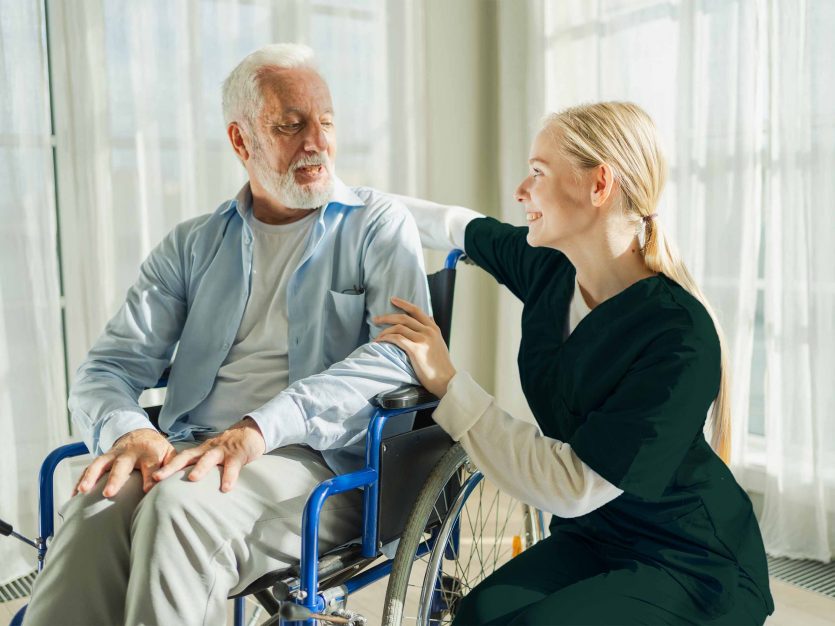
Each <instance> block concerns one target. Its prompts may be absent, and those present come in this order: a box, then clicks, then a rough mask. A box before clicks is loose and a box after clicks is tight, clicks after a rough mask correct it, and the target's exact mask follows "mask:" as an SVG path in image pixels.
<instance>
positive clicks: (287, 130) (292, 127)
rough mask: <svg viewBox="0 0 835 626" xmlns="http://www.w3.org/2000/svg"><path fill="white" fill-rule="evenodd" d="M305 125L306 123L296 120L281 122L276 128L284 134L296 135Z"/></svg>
mask: <svg viewBox="0 0 835 626" xmlns="http://www.w3.org/2000/svg"><path fill="white" fill-rule="evenodd" d="M303 126H304V124H301V123H299V122H296V123H293V124H279V125H278V126H276V127H275V128H276V130H278V132H280V133H281V134H283V135H294V134H296V133H297V132H299V131H300V130H301V129H302V127H303Z"/></svg>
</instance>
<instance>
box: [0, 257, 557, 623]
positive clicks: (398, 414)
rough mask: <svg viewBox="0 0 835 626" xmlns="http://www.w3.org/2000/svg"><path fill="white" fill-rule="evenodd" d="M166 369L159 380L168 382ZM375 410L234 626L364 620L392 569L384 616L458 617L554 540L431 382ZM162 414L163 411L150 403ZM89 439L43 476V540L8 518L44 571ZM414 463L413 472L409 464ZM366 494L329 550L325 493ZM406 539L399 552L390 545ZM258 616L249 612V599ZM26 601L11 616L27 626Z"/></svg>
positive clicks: (445, 274) (440, 301)
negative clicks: (282, 561) (389, 427)
mask: <svg viewBox="0 0 835 626" xmlns="http://www.w3.org/2000/svg"><path fill="white" fill-rule="evenodd" d="M463 256H464V253H463V252H462V251H460V250H453V251H452V252H450V253H449V255H448V256H447V258H446V261H445V263H444V267H443V269H441V270H440V271H438V272H436V273H434V274H430V275H429V276H427V280H428V282H429V290H430V297H431V301H432V308H433V311H434V316H435V321H436V323H437V324H438V326H439V327H440V329H441V333H442V335H443V337H444V340H445V341H446V342H447V344H448V343H449V332H450V326H451V321H452V300H453V294H454V289H455V272H456V265H457V263H458V261H459V260H460V259H462V257H463ZM166 382H167V379H166V377H165V375H163V378H161V379H160V382H159V383H158V384H157V386H159V387H163V386H165V384H166ZM373 403H374V405H375V406H376V410H375V412H374V415H373V417H372V419H371V422H370V424H369V427H368V431H367V434H366V456H365V467H363V468H362V469H360V470H359V471H355V472H351V473H347V474H343V475H338V476H334V477H333V478H331V479H329V480H326V481H324V482H322V483H321V484H319V485H318V486H317V487H316V488H315V489H314V490H313V492H312V493H311V494H310V496H309V498H308V500H307V503H306V505H305V509H304V513H303V516H302V537H301V544H302V546H301V558H300V561H299V563H298V564H297V565H295V566H292V567H290V568H285V569H283V570H279V571H275V572H270V573H268V574H266V575H264V576H262V577H261V578H259V579H258V580H256V581H255V582H253V583H252V584H251V585H249V586H248V587H247V588H246V589H244V590H243V591H242V592H241V593H239V594H236V595H235V596H231V597H230V599H231V600H232V601H233V602H234V608H233V615H234V624H235V626H244V624H249V625H252V624H255V623H256V621H257V620H258V619H259V617H260V615H261V613H262V611H263V612H266V614H267V616H268V617H267V619H266V621H264V622H262V623H263V624H286V625H290V624H293V625H304V626H313V625H314V624H315V623H316V621H319V622H321V623H334V624H354V625H361V624H365V623H366V620H365V618H364V617H363V616H361V615H359V614H356V613H353V612H351V611H350V610H348V609H347V602H348V599H349V597H350V595H351V594H353V593H355V592H357V591H359V590H361V589H364V588H365V587H367V586H369V585H371V584H372V583H375V582H377V581H379V580H381V579H383V578H385V577H386V576H388V579H389V580H388V586H387V588H386V594H385V601H384V606H383V615H382V623H383V624H384V625H385V626H400V624H412V623H416V624H418V625H421V626H429V625H435V624H448V623H450V622H451V621H452V619H453V618H454V616H455V613H456V611H457V608H458V605H459V602H460V600H461V598H463V596H464V595H466V593H467V592H468V591H469V590H470V589H472V588H473V587H474V586H475V585H477V584H478V583H479V582H480V581H481V580H483V579H484V578H485V577H486V576H487V575H489V574H490V573H492V572H493V571H494V570H495V569H496V568H498V567H499V566H501V565H502V564H504V563H505V562H507V561H508V560H509V559H510V558H512V557H513V556H515V555H516V554H518V553H519V552H521V551H522V550H524V549H525V548H527V547H529V546H530V545H532V544H533V543H535V542H537V541H538V540H540V539H541V538H543V536H544V533H545V523H544V519H543V515H542V513H541V512H540V511H537V510H535V509H533V508H531V507H528V506H527V505H524V504H522V503H519V502H517V501H516V500H514V499H513V498H511V497H509V496H507V495H506V494H502V493H501V492H500V491H499V490H498V489H496V488H495V487H494V486H492V485H491V484H489V483H488V481H486V480H484V478H483V476H482V474H481V472H479V470H478V469H477V468H476V467H474V466H473V465H472V464H471V463H470V461H469V460H468V458H467V455H466V453H465V452H464V449H463V448H462V447H461V446H460V444H457V443H454V442H453V441H452V439H450V438H449V436H448V435H447V434H446V433H445V432H444V431H443V430H442V429H441V427H440V426H438V425H436V424H434V422H433V421H432V419H431V413H432V410H433V408H434V407H435V406H437V404H438V400H437V398H435V397H434V396H432V395H431V394H430V393H429V392H428V391H426V390H425V389H423V388H422V387H414V386H410V387H402V388H400V389H397V390H394V391H391V392H388V393H385V394H381V395H379V396H377V397H376V398H375V399H374V400H373ZM146 410H147V411H148V413H149V416H151V417H152V418H153V417H154V416H155V413H156V411H158V410H159V407H151V408H149V409H146ZM412 414H414V415H415V418H414V425H413V427H412V430H410V431H408V432H405V433H403V434H400V435H396V436H393V437H388V438H386V439H383V436H382V435H383V428H384V426H385V425H386V423H387V422H388V421H389V420H392V419H398V418H400V419H405V418H406V417H407V416H409V415H412ZM87 453H88V450H87V448H86V446H85V445H84V444H83V443H72V444H68V445H65V446H62V447H60V448H57V449H56V450H54V451H53V452H52V453H50V454H49V455H48V456H47V458H46V459H45V460H44V462H43V464H42V466H41V470H40V475H39V490H40V491H39V500H40V502H39V505H40V506H39V536H38V538H37V539H36V540H35V541H32V540H29V539H26V538H25V537H23V536H21V535H18V534H17V533H15V532H14V531H13V529H12V527H11V526H10V525H9V524H7V523H5V522H2V521H0V533H2V534H4V535H10V534H11V535H14V536H16V537H17V538H19V539H21V540H23V541H25V542H27V543H29V544H30V545H32V546H33V547H35V548H36V549H37V551H38V557H37V558H38V564H37V567H38V571H40V570H41V569H42V568H43V562H44V557H45V555H46V551H47V544H48V541H49V540H50V539H51V537H52V536H53V534H54V530H55V527H54V493H53V477H54V473H55V470H56V468H57V466H58V464H59V463H60V462H61V461H62V460H64V459H67V458H70V457H75V456H80V455H83V454H87ZM404 467H408V470H409V471H407V472H404V471H402V469H403V468H404ZM352 489H360V490H362V492H363V493H362V500H363V509H362V528H361V539H360V540H359V542H358V543H357V542H355V543H350V544H348V545H344V546H340V547H338V548H336V549H334V550H331V551H329V552H327V553H325V554H322V555H321V556H320V554H319V549H318V533H317V529H318V525H319V515H320V512H321V510H322V507H323V505H324V503H325V501H326V500H327V499H328V498H329V497H331V496H333V495H336V494H339V493H343V492H346V491H349V490H352ZM395 541H397V542H398V543H397V549H396V553H395V554H394V557H393V558H390V556H388V555H389V554H390V551H389V550H386V549H385V548H384V546H392V545H393V542H395ZM250 596H251V597H252V598H254V599H255V600H256V601H257V603H258V605H260V606H258V607H256V609H255V614H254V615H252V616H251V617H250V618H249V620H248V621H247V619H246V614H245V612H246V605H245V598H247V597H250ZM25 611H26V607H25V606H24V607H22V608H21V609H20V610H19V611H18V613H17V614H16V615H15V616H14V618H13V619H12V621H11V626H18V625H19V624H21V623H22V621H23V616H24V614H25Z"/></svg>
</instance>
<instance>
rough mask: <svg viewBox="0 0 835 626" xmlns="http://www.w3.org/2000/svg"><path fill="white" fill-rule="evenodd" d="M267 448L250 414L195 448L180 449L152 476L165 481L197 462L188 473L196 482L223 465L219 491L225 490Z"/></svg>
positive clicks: (228, 489) (227, 489) (190, 478)
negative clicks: (211, 470) (214, 468)
mask: <svg viewBox="0 0 835 626" xmlns="http://www.w3.org/2000/svg"><path fill="white" fill-rule="evenodd" d="M266 451H267V444H266V443H265V441H264V436H263V435H262V434H261V429H260V428H258V424H256V423H255V420H253V419H252V418H251V417H245V418H244V419H242V420H241V421H240V422H238V423H237V424H235V425H234V426H231V427H230V428H229V430H226V431H224V432H222V433H220V434H219V435H218V436H217V437H212V438H211V439H207V440H206V441H204V442H203V443H201V444H200V445H199V446H197V447H196V448H189V449H188V450H183V451H182V452H180V453H179V454H178V455H177V456H175V457H174V458H173V459H171V460H170V461H169V462H167V463H165V464H164V465H163V467H161V468H160V469H158V470H157V471H156V472H154V474H153V479H154V480H156V481H160V480H165V479H166V478H168V477H169V476H171V474H173V473H174V472H177V471H179V470H181V469H183V468H184V467H187V466H188V465H194V469H193V470H191V471H190V472H189V474H188V479H189V480H192V481H196V480H200V479H201V478H203V476H205V475H206V472H208V471H209V470H210V469H211V468H213V467H215V466H217V465H222V466H223V474H222V476H221V480H220V490H221V491H223V492H224V493H225V492H227V491H230V490H231V489H232V486H233V485H234V484H235V481H236V480H237V479H238V474H240V472H241V468H242V467H243V466H244V465H246V464H247V463H251V462H252V461H254V460H255V459H257V458H258V457H259V456H261V455H262V454H264V452H266Z"/></svg>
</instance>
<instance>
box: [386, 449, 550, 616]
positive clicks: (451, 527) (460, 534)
mask: <svg viewBox="0 0 835 626" xmlns="http://www.w3.org/2000/svg"><path fill="white" fill-rule="evenodd" d="M437 519H440V520H441V522H440V523H434V524H431V522H432V521H433V520H437ZM543 530H544V528H543V519H542V515H541V514H540V513H539V511H537V510H535V509H532V508H530V507H528V506H527V505H524V504H522V503H520V502H519V501H518V500H515V499H514V498H512V497H510V496H508V495H507V494H505V493H502V492H501V491H499V490H498V489H497V488H496V487H495V485H493V484H492V483H490V482H489V481H487V480H486V479H484V478H483V476H482V474H481V472H479V471H478V470H477V469H476V468H474V467H473V466H472V465H471V464H470V462H469V461H468V459H467V455H466V453H465V452H464V449H463V448H462V447H461V445H460V444H456V445H454V446H453V447H452V448H450V450H449V452H447V453H446V454H445V455H444V457H443V458H442V459H441V460H440V461H439V462H438V465H437V466H436V467H435V469H434V470H433V471H432V473H431V474H430V476H429V478H428V480H427V482H426V484H425V485H424V487H423V489H422V490H421V493H420V495H419V496H418V499H417V501H416V503H415V506H414V508H413V509H412V512H411V514H410V516H409V521H408V522H407V525H406V529H405V530H404V532H403V536H402V538H401V539H400V544H399V546H398V548H397V554H396V555H395V559H394V564H393V567H392V571H391V575H390V576H389V583H388V588H387V589H386V599H385V604H384V606H383V624H385V626H401V624H404V625H405V624H409V625H410V624H418V626H430V625H433V626H434V625H439V624H449V623H451V622H452V619H453V617H454V616H455V613H456V612H457V609H458V605H459V603H460V601H461V598H463V597H464V596H465V595H466V594H467V592H469V591H470V590H471V589H472V588H473V587H475V586H476V585H477V584H478V583H480V582H481V581H482V580H484V578H486V577H487V576H489V575H490V574H491V573H493V571H495V570H496V569H497V568H499V567H500V566H501V565H503V564H504V563H506V562H507V561H509V560H510V559H511V558H512V557H513V556H515V555H516V554H518V553H519V552H521V551H522V550H523V549H525V548H527V547H529V546H530V545H532V544H533V543H535V542H536V541H538V540H539V539H540V538H541V537H542V532H543Z"/></svg>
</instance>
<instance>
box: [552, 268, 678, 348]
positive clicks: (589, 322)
mask: <svg viewBox="0 0 835 626" xmlns="http://www.w3.org/2000/svg"><path fill="white" fill-rule="evenodd" d="M571 272H572V274H573V276H572V280H571V281H570V282H569V289H567V291H568V292H569V295H568V297H567V298H566V300H567V306H571V300H570V298H571V295H573V293H574V284H575V282H576V281H577V270H576V269H575V268H574V267H573V266H572V268H571ZM664 278H666V276H665V275H664V274H663V273H661V272H659V273H658V274H655V275H654V276H647V277H646V278H641V279H639V280H636V281H635V282H634V283H632V284H631V285H629V286H628V287H626V288H625V289H623V290H621V291H619V292H618V293H616V294H615V295H613V296H611V297H609V298H606V299H605V300H604V301H603V302H600V303H599V304H598V305H597V306H596V307H594V308H593V309H591V310H589V312H588V313H587V314H586V315H585V316H584V317H583V319H581V320H580V321H579V323H578V324H577V326H575V327H574V330H573V331H572V332H571V334H570V335H568V337H566V338H565V339H564V340H563V341H562V343H561V344H560V346H559V347H560V348H562V347H563V346H565V345H566V344H567V343H569V342H570V341H571V340H572V338H573V337H576V336H577V334H578V333H580V334H585V330H584V329H585V327H586V326H589V327H593V326H594V324H595V322H594V320H596V319H597V318H599V317H600V315H599V311H600V310H601V309H606V308H611V306H612V305H611V303H612V302H617V301H619V300H622V299H623V298H625V297H627V296H628V295H630V294H631V292H633V291H636V290H637V289H638V288H639V287H643V286H644V285H652V284H655V283H656V282H658V281H659V280H663V279H664ZM563 291H566V289H563ZM565 315H566V316H567V315H569V310H568V308H567V307H565Z"/></svg>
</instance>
